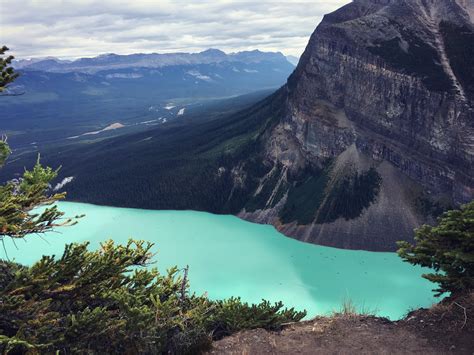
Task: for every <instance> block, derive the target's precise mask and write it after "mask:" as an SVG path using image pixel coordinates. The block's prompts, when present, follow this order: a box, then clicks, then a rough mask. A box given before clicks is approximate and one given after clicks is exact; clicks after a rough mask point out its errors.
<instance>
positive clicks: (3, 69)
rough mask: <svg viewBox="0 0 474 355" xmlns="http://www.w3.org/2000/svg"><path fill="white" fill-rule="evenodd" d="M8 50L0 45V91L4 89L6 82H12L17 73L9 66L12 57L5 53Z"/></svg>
mask: <svg viewBox="0 0 474 355" xmlns="http://www.w3.org/2000/svg"><path fill="white" fill-rule="evenodd" d="M8 50H9V49H8V47H7V46H2V47H0V92H2V91H4V90H5V89H6V87H7V86H8V84H10V83H12V82H13V81H14V80H15V79H16V78H17V77H18V73H15V70H14V69H13V67H12V66H11V62H12V60H13V59H14V57H13V56H12V55H9V56H7V55H6V54H5V53H6V52H7V51H8Z"/></svg>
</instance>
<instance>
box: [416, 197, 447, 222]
mask: <svg viewBox="0 0 474 355" xmlns="http://www.w3.org/2000/svg"><path fill="white" fill-rule="evenodd" d="M414 205H415V209H416V210H417V211H418V212H419V213H420V214H421V215H422V216H425V217H435V218H437V217H439V216H440V215H441V214H442V213H443V212H446V211H447V210H449V209H452V205H451V203H449V202H447V201H441V200H439V201H438V200H436V201H434V200H433V199H431V198H429V197H428V196H426V195H420V196H418V197H416V198H415V201H414Z"/></svg>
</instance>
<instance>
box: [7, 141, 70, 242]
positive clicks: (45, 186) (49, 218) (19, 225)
mask: <svg viewBox="0 0 474 355" xmlns="http://www.w3.org/2000/svg"><path fill="white" fill-rule="evenodd" d="M9 153H10V149H9V147H8V145H7V143H6V142H5V141H0V167H1V166H2V165H1V163H3V162H4V161H5V160H6V159H7V157H8V155H9ZM56 175H57V171H54V170H52V169H51V168H49V167H46V168H44V167H43V166H41V164H40V162H39V158H38V160H37V162H36V164H35V166H34V168H33V170H31V171H29V170H25V172H24V173H23V176H22V178H21V179H20V180H18V181H10V182H7V183H6V184H4V185H0V241H3V238H5V237H10V238H23V237H24V236H25V235H27V234H41V233H45V232H48V231H50V230H52V229H53V228H54V227H58V226H64V225H72V224H74V223H75V220H74V219H64V220H63V215H64V213H62V212H60V211H59V210H58V209H57V207H56V206H51V207H47V208H45V209H44V211H43V212H41V213H36V214H35V213H31V211H32V210H33V209H34V208H38V207H41V206H50V205H52V204H54V203H55V202H56V201H58V200H61V199H63V198H64V197H65V196H66V194H65V193H60V194H58V193H50V192H49V190H50V188H49V183H50V182H51V181H52V180H53V179H54V178H55V177H56ZM78 217H79V216H78Z"/></svg>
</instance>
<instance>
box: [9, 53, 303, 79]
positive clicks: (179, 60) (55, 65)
mask: <svg viewBox="0 0 474 355" xmlns="http://www.w3.org/2000/svg"><path fill="white" fill-rule="evenodd" d="M295 59H296V57H291V56H289V57H285V56H284V55H283V54H282V53H280V52H261V51H259V50H253V51H244V52H237V53H229V54H226V53H225V52H223V51H221V50H219V49H208V50H205V51H203V52H199V53H165V54H159V53H150V54H142V53H137V54H128V55H119V54H113V53H111V54H102V55H99V56H97V57H94V58H80V59H76V60H61V59H58V58H54V57H48V58H40V59H26V60H18V61H15V63H14V66H15V68H16V69H27V70H40V71H47V72H55V73H69V72H80V73H89V74H92V73H96V72H98V71H103V70H114V69H124V68H163V67H168V66H177V65H201V64H212V63H213V64H215V63H224V62H228V63H229V62H235V63H244V64H255V63H262V62H267V63H268V62H273V63H281V62H283V61H285V60H288V61H289V62H290V63H291V64H293V65H296V63H295ZM296 61H297V59H296Z"/></svg>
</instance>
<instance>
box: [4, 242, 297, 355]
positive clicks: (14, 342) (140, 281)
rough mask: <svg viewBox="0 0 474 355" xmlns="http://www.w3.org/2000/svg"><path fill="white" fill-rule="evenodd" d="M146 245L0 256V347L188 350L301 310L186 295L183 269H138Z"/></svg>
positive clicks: (277, 322) (292, 317)
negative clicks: (26, 262) (24, 260)
mask: <svg viewBox="0 0 474 355" xmlns="http://www.w3.org/2000/svg"><path fill="white" fill-rule="evenodd" d="M151 247H152V244H150V243H145V242H142V241H139V242H136V241H130V242H129V243H128V244H127V245H126V246H120V245H114V243H113V242H112V241H108V242H106V243H103V244H102V246H101V248H100V249H99V250H97V251H88V250H87V243H85V244H72V245H68V246H67V247H66V249H65V251H64V254H63V255H62V256H61V257H59V258H55V257H54V256H53V257H50V256H44V257H43V258H42V259H41V260H40V261H39V262H37V263H35V264H34V265H33V266H31V267H25V266H21V265H18V264H14V263H11V262H5V261H0V351H1V352H2V353H8V352H9V351H10V352H12V353H18V352H20V353H23V352H26V351H27V350H30V351H33V352H41V353H55V352H59V353H84V352H93V353H134V354H135V353H155V354H156V353H176V354H186V353H190V354H195V353H198V352H200V351H202V350H204V349H206V348H207V347H209V345H210V341H211V340H212V338H217V337H222V336H225V335H229V334H231V333H233V332H236V331H238V330H241V329H251V328H256V327H262V328H266V329H278V328H279V327H280V326H281V324H282V323H285V322H290V321H298V320H300V319H302V318H303V317H304V316H305V314H306V313H305V312H296V311H294V310H293V309H283V306H282V304H281V303H277V304H275V305H271V304H270V303H268V302H265V301H263V302H262V303H261V304H259V305H248V304H246V303H242V302H241V301H240V300H239V299H236V298H232V299H229V300H223V301H211V300H209V299H208V298H206V297H205V296H196V295H193V294H189V291H188V281H187V278H186V273H185V274H184V276H182V274H181V273H180V272H179V270H178V269H177V268H172V269H170V270H168V271H167V272H166V274H164V275H161V274H160V273H159V272H158V271H157V270H156V269H155V268H153V269H152V268H143V267H144V266H147V265H148V264H149V263H150V261H151V257H152V255H151V253H150V250H151Z"/></svg>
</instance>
